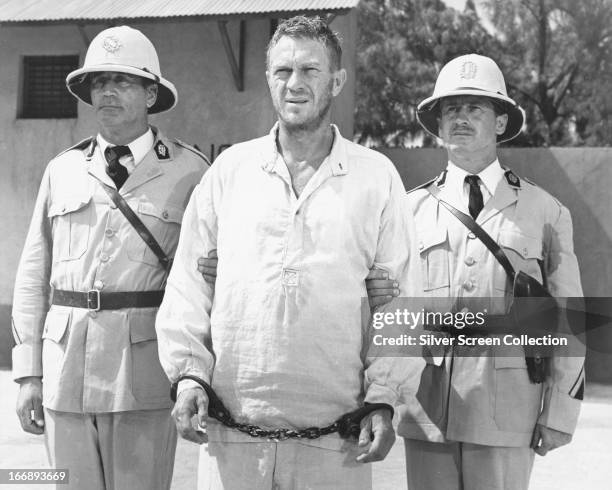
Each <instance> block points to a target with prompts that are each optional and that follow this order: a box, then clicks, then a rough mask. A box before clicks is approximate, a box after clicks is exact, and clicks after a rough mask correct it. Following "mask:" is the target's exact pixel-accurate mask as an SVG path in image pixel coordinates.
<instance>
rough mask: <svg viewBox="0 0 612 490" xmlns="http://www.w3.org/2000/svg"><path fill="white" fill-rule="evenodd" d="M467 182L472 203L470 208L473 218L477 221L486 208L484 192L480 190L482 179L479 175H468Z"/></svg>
mask: <svg viewBox="0 0 612 490" xmlns="http://www.w3.org/2000/svg"><path fill="white" fill-rule="evenodd" d="M465 181H466V182H467V183H468V184H469V186H470V203H469V206H468V208H469V210H470V214H471V215H472V218H474V219H476V217H477V216H478V214H480V211H482V208H483V207H484V203H483V200H482V191H481V190H480V177H478V175H466V176H465Z"/></svg>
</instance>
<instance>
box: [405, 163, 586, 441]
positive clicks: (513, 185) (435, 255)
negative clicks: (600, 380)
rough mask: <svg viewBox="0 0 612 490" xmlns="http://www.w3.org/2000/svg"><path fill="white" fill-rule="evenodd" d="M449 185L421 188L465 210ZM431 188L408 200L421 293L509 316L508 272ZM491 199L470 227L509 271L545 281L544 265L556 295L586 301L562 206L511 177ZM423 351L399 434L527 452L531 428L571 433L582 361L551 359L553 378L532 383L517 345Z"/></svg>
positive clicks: (459, 184)
mask: <svg viewBox="0 0 612 490" xmlns="http://www.w3.org/2000/svg"><path fill="white" fill-rule="evenodd" d="M455 174H456V172H455ZM452 179H453V172H450V171H449V172H448V174H447V172H446V171H445V172H444V173H443V174H442V175H441V176H440V177H439V178H438V179H436V180H435V181H432V182H430V183H429V184H427V185H431V186H433V185H436V186H438V187H439V189H440V195H439V198H440V199H443V200H445V201H446V202H448V203H450V204H452V205H453V206H455V207H456V208H457V209H459V210H460V211H463V212H464V213H466V214H469V211H468V200H467V193H465V192H464V188H463V179H462V178H460V177H457V176H455V179H456V180H452ZM427 185H426V186H423V187H421V188H419V189H416V190H414V191H412V192H409V193H408V195H407V198H408V201H409V204H410V206H411V207H412V209H413V213H414V216H415V220H416V226H417V237H418V244H419V251H420V257H421V267H422V272H423V288H422V294H423V296H425V297H438V298H440V297H441V298H444V297H449V298H453V299H456V301H457V305H458V309H461V306H462V305H468V306H473V305H475V304H478V305H480V308H481V309H483V308H487V309H488V313H489V314H505V313H506V312H507V308H508V307H509V304H510V300H511V292H512V289H511V288H512V285H511V283H510V281H509V280H508V278H507V274H506V272H505V271H504V269H503V268H502V266H501V265H500V264H499V263H498V262H497V260H496V259H495V257H494V256H493V254H492V253H491V252H490V251H489V250H488V249H487V248H486V247H485V245H484V244H483V243H482V242H481V241H480V240H479V239H478V238H477V237H476V236H475V235H474V234H473V233H471V232H470V231H469V230H468V229H467V228H466V227H465V226H464V225H463V224H462V223H461V222H460V221H459V220H458V219H457V218H456V217H455V216H453V215H452V214H451V213H450V212H449V211H448V210H447V209H445V208H444V207H443V206H442V205H441V204H439V202H438V201H437V200H436V199H435V198H434V197H433V196H431V195H430V194H429V192H428V191H427V190H426V187H427ZM491 194H492V196H491V197H490V199H489V200H488V201H486V203H485V206H484V208H483V210H482V211H481V212H480V214H479V215H478V217H477V219H476V221H477V223H478V224H479V225H480V226H481V227H482V228H483V229H484V230H485V231H486V232H487V233H488V234H489V235H490V236H491V237H492V238H493V239H494V240H496V241H497V243H498V244H499V245H500V246H501V247H502V249H503V251H504V252H505V254H506V255H507V256H508V258H509V259H510V261H511V262H512V265H513V267H514V268H515V270H517V271H519V270H522V271H524V272H526V273H527V274H529V275H531V276H533V277H534V278H536V279H537V280H538V281H540V282H542V272H541V269H540V264H539V263H538V261H542V265H543V270H544V273H545V274H546V282H547V286H548V289H549V291H550V292H551V294H552V295H553V296H556V297H579V296H582V288H581V285H580V273H579V270H578V263H577V260H576V256H575V254H574V250H573V242H572V223H571V218H570V214H569V212H568V210H567V209H566V208H565V207H564V206H563V205H562V204H561V203H560V202H559V201H557V200H556V199H555V198H554V197H552V196H551V195H550V194H548V193H547V192H545V191H544V190H542V189H541V188H539V187H537V186H536V185H534V184H532V183H530V182H528V181H526V180H524V179H519V178H518V177H517V176H516V175H515V174H514V173H512V172H511V171H507V172H506V173H505V174H504V175H503V176H502V178H501V180H499V183H498V184H497V187H496V188H495V189H493V190H492V192H491ZM483 298H485V299H484V300H483ZM491 298H493V299H491ZM496 298H505V300H502V301H497V300H496ZM483 301H484V303H486V304H484V303H483ZM470 310H471V311H477V310H473V309H472V308H471V307H470ZM470 349H471V350H470ZM493 349H505V351H502V350H498V351H494V350H493ZM496 352H497V355H496ZM572 352H578V355H580V352H583V351H582V350H581V348H579V349H578V351H572ZM426 354H427V355H426V361H427V365H426V367H425V370H424V371H423V373H422V374H421V376H420V378H419V379H417V380H415V381H416V384H418V387H416V388H415V390H416V397H413V398H409V397H408V398H407V403H406V405H404V406H402V407H401V409H400V415H401V421H400V426H399V428H398V433H399V434H400V435H402V436H404V437H408V438H413V439H422V440H429V441H434V442H442V441H446V440H452V441H463V442H471V443H475V444H483V445H490V446H527V445H529V443H530V441H531V436H532V433H533V429H534V427H535V424H536V422H539V423H541V424H543V425H545V426H547V427H550V428H552V429H556V430H559V431H562V432H566V433H573V431H574V428H575V426H576V421H577V418H578V412H579V407H580V399H581V397H582V388H583V380H584V370H583V364H584V358H583V357H576V356H575V357H567V356H565V357H562V356H559V357H555V358H554V359H553V362H552V376H551V379H550V380H549V381H548V382H547V383H544V384H533V383H531V382H530V381H529V379H528V376H527V369H526V363H525V357H524V352H523V348H522V346H520V345H519V346H508V347H506V346H502V347H501V348H500V347H495V348H492V347H467V346H461V347H452V348H429V349H428V350H427V351H426Z"/></svg>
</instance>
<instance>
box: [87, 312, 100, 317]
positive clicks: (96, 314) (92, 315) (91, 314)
mask: <svg viewBox="0 0 612 490" xmlns="http://www.w3.org/2000/svg"><path fill="white" fill-rule="evenodd" d="M89 316H90V317H91V318H95V317H97V316H98V313H97V312H95V311H90V312H89Z"/></svg>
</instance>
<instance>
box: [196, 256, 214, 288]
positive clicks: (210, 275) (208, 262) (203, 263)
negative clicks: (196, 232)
mask: <svg viewBox="0 0 612 490" xmlns="http://www.w3.org/2000/svg"><path fill="white" fill-rule="evenodd" d="M217 262H218V260H217V251H216V250H211V251H210V252H209V254H208V258H206V257H200V258H199V259H198V272H199V273H200V274H202V277H203V278H204V280H205V281H206V282H208V283H210V284H212V285H213V286H214V285H215V280H216V279H217Z"/></svg>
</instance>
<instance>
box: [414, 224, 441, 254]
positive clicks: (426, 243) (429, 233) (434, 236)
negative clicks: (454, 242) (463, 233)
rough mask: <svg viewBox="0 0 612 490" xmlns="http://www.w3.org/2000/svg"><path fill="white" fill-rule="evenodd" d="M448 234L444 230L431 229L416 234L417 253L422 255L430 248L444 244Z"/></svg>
mask: <svg viewBox="0 0 612 490" xmlns="http://www.w3.org/2000/svg"><path fill="white" fill-rule="evenodd" d="M447 235H448V233H447V230H446V229H441V228H431V229H427V230H419V231H418V232H417V237H418V247H419V252H421V253H423V252H425V251H426V250H428V249H429V248H431V247H434V246H436V245H440V244H442V243H444V242H446V237H447Z"/></svg>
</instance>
